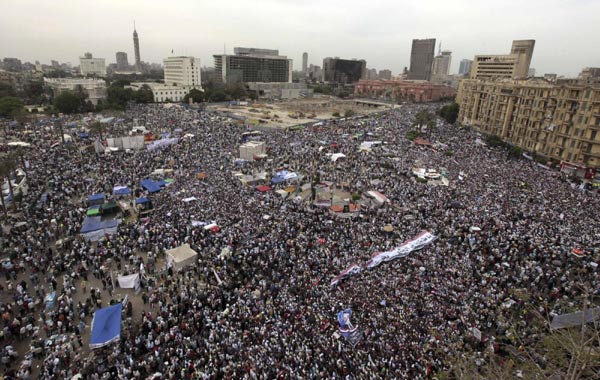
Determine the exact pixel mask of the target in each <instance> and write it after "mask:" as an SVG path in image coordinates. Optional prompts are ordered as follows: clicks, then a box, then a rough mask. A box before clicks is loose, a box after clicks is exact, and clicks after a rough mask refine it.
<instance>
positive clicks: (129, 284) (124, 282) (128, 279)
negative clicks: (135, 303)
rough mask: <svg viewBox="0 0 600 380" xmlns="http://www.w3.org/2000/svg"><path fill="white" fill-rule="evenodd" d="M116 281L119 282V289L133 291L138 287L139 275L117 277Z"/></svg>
mask: <svg viewBox="0 0 600 380" xmlns="http://www.w3.org/2000/svg"><path fill="white" fill-rule="evenodd" d="M117 281H119V287H120V288H123V289H134V288H136V287H139V286H140V275H139V274H137V273H135V274H130V275H127V276H119V277H117Z"/></svg>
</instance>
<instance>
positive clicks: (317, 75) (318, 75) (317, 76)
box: [308, 64, 323, 82]
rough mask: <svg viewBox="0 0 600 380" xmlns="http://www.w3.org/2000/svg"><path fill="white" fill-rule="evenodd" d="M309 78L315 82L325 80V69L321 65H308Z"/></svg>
mask: <svg viewBox="0 0 600 380" xmlns="http://www.w3.org/2000/svg"><path fill="white" fill-rule="evenodd" d="M308 78H309V79H310V80H311V81H313V82H318V81H322V80H323V69H321V66H317V65H313V64H311V65H309V66H308Z"/></svg>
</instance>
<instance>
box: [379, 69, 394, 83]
mask: <svg viewBox="0 0 600 380" xmlns="http://www.w3.org/2000/svg"><path fill="white" fill-rule="evenodd" d="M378 76H379V79H380V80H392V71H391V70H387V69H384V70H379V75H378Z"/></svg>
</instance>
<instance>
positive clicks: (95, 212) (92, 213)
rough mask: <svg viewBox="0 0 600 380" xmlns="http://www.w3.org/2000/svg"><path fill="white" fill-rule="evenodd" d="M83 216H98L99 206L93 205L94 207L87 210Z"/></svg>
mask: <svg viewBox="0 0 600 380" xmlns="http://www.w3.org/2000/svg"><path fill="white" fill-rule="evenodd" d="M85 214H86V215H87V216H96V215H100V205H95V206H92V207H90V208H88V210H87V212H86V213H85Z"/></svg>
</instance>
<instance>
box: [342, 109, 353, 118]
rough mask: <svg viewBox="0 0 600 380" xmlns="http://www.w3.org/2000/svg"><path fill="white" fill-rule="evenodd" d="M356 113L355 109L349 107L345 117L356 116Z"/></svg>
mask: <svg viewBox="0 0 600 380" xmlns="http://www.w3.org/2000/svg"><path fill="white" fill-rule="evenodd" d="M355 114H356V113H355V112H354V111H353V110H351V109H347V110H346V112H344V116H345V117H352V116H354V115H355Z"/></svg>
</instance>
